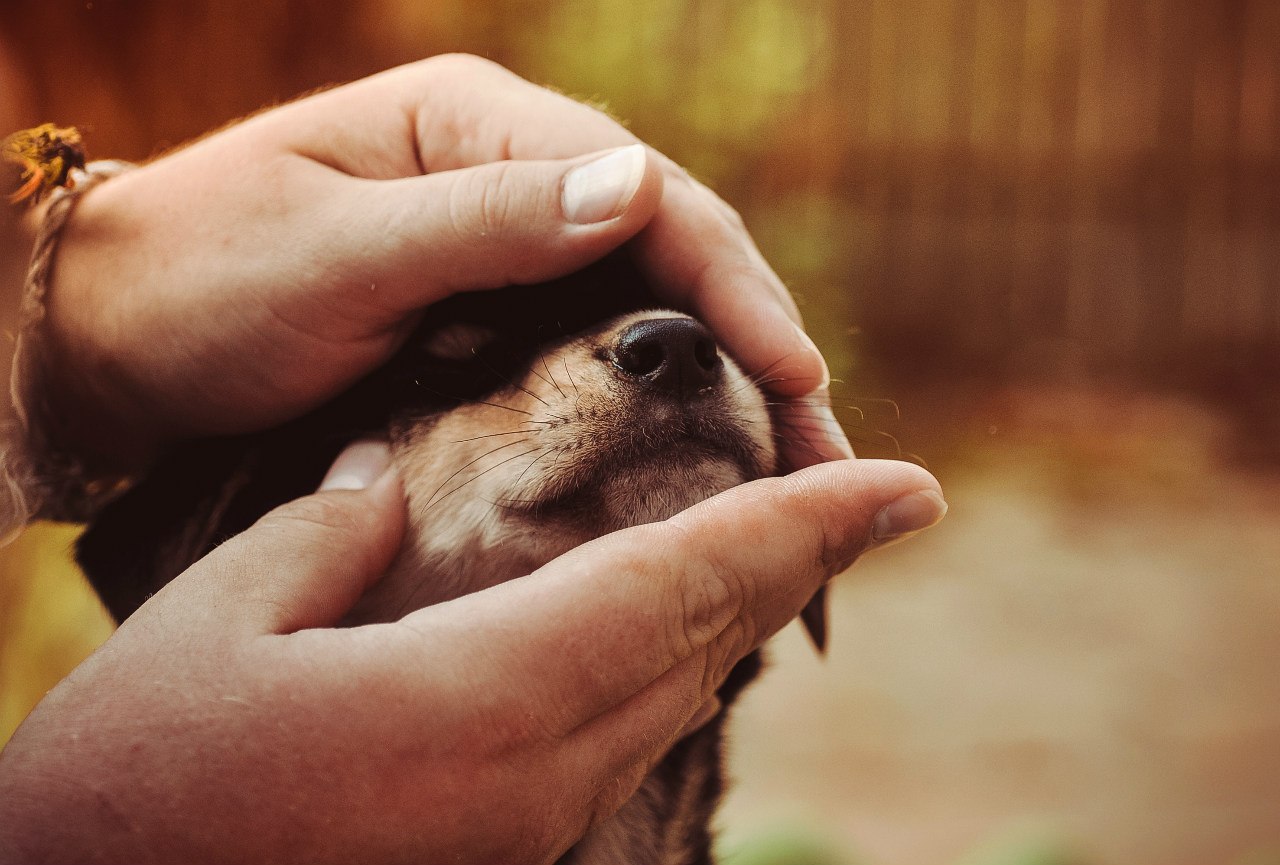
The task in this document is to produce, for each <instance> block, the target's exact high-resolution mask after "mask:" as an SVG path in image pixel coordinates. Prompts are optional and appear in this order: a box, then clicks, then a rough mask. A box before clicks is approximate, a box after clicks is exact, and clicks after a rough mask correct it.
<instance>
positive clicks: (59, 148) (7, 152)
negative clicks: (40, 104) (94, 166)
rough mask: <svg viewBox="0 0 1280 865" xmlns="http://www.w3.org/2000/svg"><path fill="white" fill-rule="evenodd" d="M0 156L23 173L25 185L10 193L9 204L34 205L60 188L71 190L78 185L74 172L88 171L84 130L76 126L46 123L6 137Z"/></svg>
mask: <svg viewBox="0 0 1280 865" xmlns="http://www.w3.org/2000/svg"><path fill="white" fill-rule="evenodd" d="M0 157H3V159H4V161H5V162H11V163H13V164H15V165H17V166H18V167H19V168H21V170H22V177H21V183H22V185H21V186H19V187H18V189H17V190H16V191H15V192H13V193H12V194H10V196H9V202H10V203H11V204H19V203H21V202H23V201H29V202H31V203H33V204H34V203H35V202H37V201H39V200H40V198H41V197H43V196H44V195H45V194H46V193H48V192H52V191H53V190H54V189H56V188H58V187H59V186H65V187H67V188H68V189H70V188H71V187H72V186H74V185H75V180H74V178H72V176H71V170H72V169H75V168H79V169H83V168H84V145H83V144H82V143H81V140H80V130H78V129H76V128H75V127H74V126H66V127H58V126H55V125H53V124H52V123H45V124H43V125H42V126H37V127H36V128H35V129H24V130H22V131H21V132H15V133H13V134H12V135H10V136H9V137H8V138H6V139H5V140H4V143H3V144H0Z"/></svg>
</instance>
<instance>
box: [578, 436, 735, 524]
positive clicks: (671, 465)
mask: <svg viewBox="0 0 1280 865" xmlns="http://www.w3.org/2000/svg"><path fill="white" fill-rule="evenodd" d="M746 480H749V478H748V476H747V475H746V473H745V472H744V471H743V469H742V467H741V466H740V465H739V464H738V462H737V461H736V460H735V459H733V458H731V457H729V456H707V455H691V454H682V453H678V452H676V453H669V454H662V453H659V454H655V455H653V456H652V457H650V458H648V459H641V460H636V461H633V462H631V463H630V464H628V465H626V466H624V467H618V468H615V469H614V470H612V471H610V472H609V473H608V474H607V475H604V476H602V477H601V478H600V479H599V482H598V483H597V484H596V486H595V487H594V488H593V490H592V493H591V495H590V496H587V497H584V498H583V499H582V500H581V507H579V508H576V509H575V510H577V512H578V513H579V514H580V517H581V518H582V519H583V520H584V521H586V523H587V524H586V525H584V526H582V527H581V528H582V530H583V534H586V535H591V536H599V535H603V534H607V533H609V532H615V531H618V530H619V529H625V528H628V527H630V526H636V525H642V524H644V523H652V522H658V521H660V520H665V519H668V518H670V517H673V516H675V515H676V514H678V513H680V512H681V511H683V510H685V509H686V508H690V507H692V506H693V505H696V504H698V503H699V502H701V501H704V500H706V499H709V498H711V497H712V496H714V495H717V494H718V493H722V492H724V491H725V490H728V489H730V488H732V487H735V486H738V485H739V484H741V483H743V482H744V481H746Z"/></svg>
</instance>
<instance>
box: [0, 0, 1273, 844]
mask: <svg viewBox="0 0 1280 865" xmlns="http://www.w3.org/2000/svg"><path fill="white" fill-rule="evenodd" d="M1277 46H1280V3H1277V2H1275V0H1217V2H1212V3H1204V2H1193V0H541V2H531V0H489V2H480V0H351V2H347V3H342V4H336V3H325V2H306V0H252V2H250V0H216V2H215V0H190V2H184V3H173V2H169V0H134V2H125V0H78V2H65V0H4V2H3V3H0V131H9V130H12V129H17V128H21V127H26V126H32V125H35V124H37V123H41V122H45V121H57V122H58V123H60V124H75V125H77V126H79V127H81V128H82V129H83V130H84V132H85V137H86V140H87V144H88V147H89V150H90V155H91V156H96V157H123V158H130V159H143V158H147V157H149V156H152V155H156V154H158V153H160V152H162V151H163V150H164V149H165V148H167V147H170V146H173V145H175V144H178V143H180V142H182V141H184V140H185V139H188V138H190V137H192V136H194V135H198V134H200V133H202V132H204V131H206V130H208V129H210V128H212V127H216V126H218V125H220V124H223V123H225V122H226V121H228V120H230V119H232V118H235V117H237V116H238V115H241V114H244V113H246V112H249V111H253V110H255V109H257V108H259V107H261V106H263V105H267V104H270V103H272V102H276V101H280V100H283V99H287V98H289V97H291V96H293V95H295V94H297V93H299V92H302V91H305V90H308V89H311V88H315V87H317V86H320V85H324V84H326V83H330V82H337V81H343V80H348V79H352V78H356V77H360V76H363V75H365V74H368V73H371V72H374V71H377V70H380V69H383V68H385V67H387V66H391V65H394V64H397V63H401V62H406V61H409V60H413V59H416V58H419V57H423V56H426V55H430V54H435V53H439V52H443V51H469V52H474V53H477V54H481V55H484V56H487V57H490V58H492V59H494V60H497V61H499V62H501V63H503V64H505V65H507V66H508V67H510V68H512V69H514V70H515V71H516V72H518V73H520V74H521V75H524V76H526V77H528V78H531V79H532V80H534V81H536V82H539V83H544V84H550V85H553V86H555V87H557V88H559V89H561V90H564V91H566V92H568V93H570V94H573V95H576V96H580V97H583V98H590V99H592V100H596V101H598V102H603V103H605V104H606V105H608V106H609V108H610V110H611V111H613V112H614V113H615V114H616V115H618V116H619V117H621V118H623V119H624V120H625V121H626V122H627V123H628V124H629V125H630V126H631V128H632V129H633V130H634V131H635V132H636V133H638V134H639V135H640V136H641V137H643V138H645V139H646V140H648V141H649V142H651V143H652V144H654V145H655V146H657V147H659V148H660V149H662V150H664V151H666V152H667V153H668V154H670V155H671V156H672V157H674V158H675V159H676V160H678V161H680V162H682V163H683V164H685V165H686V166H688V167H689V168H690V169H691V170H692V171H693V172H694V173H695V174H696V175H698V176H700V177H701V178H703V179H704V180H706V181H707V182H708V183H709V184H710V185H711V186H713V187H714V188H715V189H717V190H718V191H719V192H720V193H721V194H722V195H723V196H724V197H725V198H726V199H728V200H729V201H730V202H731V203H732V204H733V205H735V206H736V207H737V208H739V209H740V210H741V211H742V213H743V214H744V216H745V218H746V221H747V223H748V225H749V226H750V227H751V229H752V230H753V232H754V233H755V234H756V236H757V238H758V239H759V242H760V245H761V247H762V248H763V250H764V252H765V254H766V255H767V257H768V258H769V259H770V260H771V261H772V262H773V263H774V264H775V266H776V267H777V269H778V270H779V272H780V273H781V274H782V276H783V277H784V279H786V280H787V282H788V284H789V285H790V286H791V287H792V289H793V290H794V291H795V293H796V294H797V296H798V297H799V299H800V301H801V304H802V308H803V310H804V313H805V316H806V318H807V321H808V323H809V326H810V329H811V330H812V332H813V333H814V335H815V337H816V339H817V341H818V343H819V344H820V345H821V346H822V348H823V349H824V351H826V352H827V353H828V355H829V357H830V359H831V362H832V367H833V370H834V371H835V375H836V376H837V377H838V378H839V379H840V381H839V382H838V383H837V384H836V385H835V386H834V388H833V390H834V391H835V393H836V400H837V402H838V403H839V404H840V405H841V409H840V411H841V413H842V417H843V420H844V421H845V422H846V424H847V426H848V429H849V431H850V434H851V436H853V438H854V439H855V444H856V446H857V447H858V449H859V451H860V452H861V453H862V454H863V455H868V456H879V457H885V456H888V457H898V456H901V457H902V458H905V459H912V460H916V461H921V462H924V463H926V464H927V465H928V466H929V467H930V468H931V469H933V470H934V471H935V472H936V473H937V474H938V475H939V477H940V478H941V480H942V482H943V485H944V487H945V488H946V490H947V492H948V499H949V501H950V503H951V513H950V515H949V516H948V518H947V520H946V521H945V522H944V523H943V524H942V525H941V526H939V527H938V528H936V529H934V530H933V531H932V532H930V533H928V534H927V535H926V536H923V537H922V538H920V539H918V540H914V541H912V542H910V543H907V544H903V545H901V546H898V547H894V548H891V549H888V550H885V551H881V552H877V553H876V554H874V555H871V556H868V557H867V559H866V560H865V561H863V562H860V563H859V564H858V565H857V566H856V567H855V568H854V569H853V571H851V572H850V573H849V574H847V575H845V576H843V577H842V578H840V579H839V580H838V581H837V583H836V584H835V589H834V598H833V606H834V610H833V613H834V615H833V623H832V629H833V639H832V645H831V649H830V652H829V655H828V657H827V658H826V660H825V661H820V660H817V659H815V658H814V657H812V655H811V653H810V652H808V650H807V649H806V646H805V644H804V641H803V638H802V637H801V636H800V634H799V633H798V632H797V631H796V630H795V629H794V628H793V629H789V630H788V631H786V632H784V633H783V634H782V635H781V636H780V637H779V638H778V640H776V641H775V644H774V650H773V656H774V661H775V663H774V667H773V670H772V671H771V672H770V673H769V674H768V675H767V676H766V677H765V679H764V680H762V682H761V683H760V684H759V685H757V686H756V687H755V688H754V690H753V691H752V692H751V693H750V694H749V696H748V697H747V698H746V700H745V702H744V703H743V704H742V707H741V709H740V710H739V711H738V713H737V716H736V719H735V723H734V726H733V733H734V735H733V741H732V768H733V773H734V775H735V776H736V777H737V779H738V780H737V783H736V784H735V785H734V786H733V788H732V792H731V793H730V795H729V797H728V800H727V802H726V805H725V807H724V809H723V811H722V815H721V823H722V825H723V833H722V843H721V849H722V851H723V852H724V854H726V856H727V857H729V858H728V861H729V862H731V863H749V865H766V863H772V865H781V863H795V865H801V863H814V865H817V863H867V865H934V863H965V865H983V863H991V865H996V863H1006V865H1016V863H1028V865H1029V863H1050V862H1053V863H1094V865H1109V863H1117V865H1118V863H1126V865H1146V863H1150V865H1156V863H1159V865H1183V863H1185V865H1218V863H1224V865H1265V863H1280V288H1278V287H1277V285H1278V278H1280V182H1278V181H1280V51H1278V50H1277ZM28 249H29V248H28V240H27V238H25V237H24V235H23V234H22V231H21V228H20V226H19V225H18V221H17V216H16V214H15V213H12V212H7V213H5V214H4V215H3V217H0V294H2V295H3V300H4V302H3V303H2V304H0V309H3V310H5V311H6V313H5V314H4V315H3V316H0V322H3V323H4V324H5V326H6V332H11V330H12V318H13V316H12V314H11V312H8V311H12V310H14V309H15V308H16V302H17V293H18V288H19V285H20V282H21V271H22V268H23V266H24V264H25V257H26V255H27V253H28ZM6 350H7V343H6ZM74 536H75V528H74V527H68V526H48V525H43V526H36V527H33V528H31V529H30V530H28V531H27V533H26V534H25V535H24V536H23V537H21V538H20V539H19V540H18V541H17V542H15V543H14V544H13V545H11V546H9V547H8V548H6V549H4V550H0V741H3V740H4V738H6V737H7V736H8V734H9V733H10V732H11V731H12V729H13V728H14V727H16V725H17V724H18V723H19V722H20V720H21V719H22V717H23V716H24V715H25V713H26V712H27V711H29V709H30V708H31V706H32V705H34V703H35V702H36V701H37V700H38V699H39V698H40V696H41V695H42V694H43V693H44V691H45V690H47V688H49V687H50V686H51V685H52V683H54V682H56V681H57V680H58V679H59V678H61V677H62V676H63V675H65V674H66V672H67V671H69V670H70V669H71V668H72V667H73V666H74V665H75V664H76V663H77V662H78V660H79V659H81V658H82V657H83V656H84V655H85V654H86V653H88V652H89V651H92V649H93V647H94V646H96V645H97V644H98V643H100V642H101V641H102V640H103V639H105V637H106V636H107V635H108V634H109V633H110V629H111V626H110V623H109V622H108V621H107V620H106V618H105V616H104V614H103V613H102V612H101V610H100V608H99V607H98V606H97V603H96V601H95V600H94V599H93V598H92V596H91V595H89V594H88V592H87V591H86V590H85V588H84V586H83V585H82V583H81V580H80V577H79V575H78V574H77V573H76V572H75V570H74V567H73V566H72V565H70V564H69V560H68V557H67V548H68V545H69V543H70V542H71V540H72V539H73V538H74Z"/></svg>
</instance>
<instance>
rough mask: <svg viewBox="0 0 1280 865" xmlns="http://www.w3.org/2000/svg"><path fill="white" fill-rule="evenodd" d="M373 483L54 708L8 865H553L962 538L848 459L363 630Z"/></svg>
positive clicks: (141, 630)
mask: <svg viewBox="0 0 1280 865" xmlns="http://www.w3.org/2000/svg"><path fill="white" fill-rule="evenodd" d="M358 459H360V460H362V461H363V462H364V463H365V464H364V465H362V466H354V467H353V466H351V465H338V466H335V468H334V469H333V470H332V471H331V478H338V479H339V483H338V485H339V486H344V487H347V489H329V490H325V491H322V492H319V493H317V494H315V495H313V496H310V497H307V498H304V499H299V500H298V501H295V502H293V503H290V504H288V505H285V506H284V507H282V508H280V509H278V510H276V511H274V512H272V513H270V514H268V515H267V516H266V517H264V518H263V519H262V520H261V521H260V522H259V523H258V524H256V525H255V526H253V527H252V528H250V529H249V530H248V531H246V532H245V533H243V534H242V535H239V536H237V537H236V538H233V539H231V540H230V541H228V542H227V543H225V544H223V545H222V546H220V547H219V548H218V549H216V550H215V551H214V552H213V553H211V554H210V555H209V556H207V557H206V558H205V559H203V560H201V561H200V562H198V563H197V564H195V565H194V566H192V567H191V568H190V569H189V570H188V571H187V572H185V573H184V574H182V575H181V576H179V577H178V578H177V579H175V580H173V581H172V582H171V583H170V584H169V585H168V586H166V587H165V588H164V589H163V590H162V591H160V592H159V593H158V594H157V595H156V596H155V597H153V598H152V599H151V600H149V601H148V602H147V603H146V604H144V605H143V606H142V607H141V608H140V609H139V610H138V611H137V612H136V613H135V614H134V615H133V616H131V617H130V618H129V619H128V620H127V621H125V622H124V624H123V625H121V627H120V629H119V630H118V631H117V632H116V634H115V635H114V636H113V637H111V639H110V640H108V641H107V643H106V644H105V645H104V646H103V647H102V649H100V650H99V651H98V652H97V653H96V654H95V655H93V656H92V657H91V658H90V659H89V660H88V661H86V662H85V663H84V664H82V665H81V666H80V667H79V668H78V669H77V670H76V671H75V672H74V673H73V674H72V675H71V676H70V677H68V678H67V679H66V680H65V681H64V682H62V683H61V684H60V685H59V686H58V687H57V688H55V689H54V690H53V691H51V692H50V693H49V695H48V696H47V697H46V698H45V699H44V701H43V702H41V704H40V705H39V706H38V707H37V708H36V710H35V711H34V712H33V713H32V714H31V716H30V717H29V718H28V719H27V720H26V722H25V723H24V724H23V725H22V727H20V728H19V730H18V732H17V733H16V734H15V736H14V738H13V740H12V741H11V743H10V744H9V746H8V747H7V748H6V749H5V750H4V751H3V752H2V753H0V861H6V862H8V861H13V862H30V863H38V862H84V863H92V862H133V863H148V862H157V863H159V862H193V863H200V862H307V863H328V862H334V863H339V862H341V863H346V862H356V861H358V862H468V863H469V862H474V863H490V862H511V863H525V862H528V863H544V862H550V861H553V860H554V859H555V858H556V857H557V856H559V855H560V854H562V853H563V852H564V851H565V850H566V849H568V847H569V846H570V845H572V844H573V842H574V841H576V840H577V839H578V838H579V837H581V836H582V834H583V833H584V832H585V831H586V830H587V829H588V828H589V827H590V826H591V825H593V824H594V823H595V822H597V821H599V820H601V819H603V818H605V817H607V816H608V815H610V814H612V813H613V811H614V810H616V809H617V808H618V807H619V806H620V805H621V804H622V802H624V801H625V800H626V799H627V797H628V796H630V794H631V793H632V792H633V791H634V790H635V788H636V786H637V785H638V783H639V782H640V780H641V779H642V778H643V777H644V776H645V774H646V773H647V772H648V771H649V769H650V768H651V767H652V766H653V765H654V764H655V763H656V761H657V760H659V759H660V758H661V757H662V755H663V754H664V753H665V752H666V750H667V749H668V748H669V747H670V745H671V744H672V743H673V742H674V741H675V739H676V738H678V737H679V736H680V735H681V733H682V732H683V731H686V730H687V729H688V728H689V727H690V726H691V725H696V724H697V723H698V722H699V721H705V720H706V715H705V712H703V711H701V707H703V706H707V705H711V706H714V693H715V690H716V688H717V687H718V686H719V685H720V684H721V683H722V682H723V681H724V679H725V676H726V675H727V674H728V672H729V670H730V669H731V668H732V666H733V665H734V664H735V663H736V662H737V661H738V660H740V659H741V658H742V657H743V656H745V655H746V654H747V653H748V652H749V651H751V650H752V649H754V648H755V647H757V646H759V645H760V643H761V642H763V641H764V640H765V639H766V638H767V637H769V636H770V635H772V634H773V633H774V632H775V631H777V630H778V629H779V628H781V627H782V626H783V625H784V624H786V622H787V621H789V620H790V619H791V618H793V617H794V616H795V615H796V614H797V613H798V612H799V611H800V609H801V607H803V606H804V604H805V602H806V601H807V600H808V599H809V597H810V596H811V595H812V594H813V592H814V591H815V590H817V588H818V587H819V586H821V585H822V584H823V582H824V581H825V580H826V579H827V578H828V577H829V576H830V575H831V574H833V573H836V572H838V571H840V570H842V569H844V568H845V567H847V566H848V565H849V564H850V562H852V560H853V559H854V558H855V557H856V556H857V555H858V554H859V553H861V552H862V551H864V550H865V549H867V548H868V547H870V546H873V545H875V544H877V543H882V542H884V541H887V540H890V539H892V538H894V537H896V536H901V535H902V533H904V532H910V531H913V530H917V529H920V528H923V527H925V526H926V525H928V524H929V523H932V522H934V521H935V520H936V519H937V518H938V517H940V515H941V511H940V508H941V497H940V495H939V493H938V488H937V486H936V483H935V482H934V481H933V479H932V478H931V477H930V476H929V475H928V474H927V473H926V472H924V471H923V470H922V469H920V468H918V467H916V466H913V465H910V464H907V463H901V462H881V461H875V460H840V461H835V462H830V463H826V464H822V465H819V466H815V467H811V468H808V469H804V470H802V471H799V472H796V473H794V474H792V475H789V476H787V477H784V478H768V479H765V480H760V481H755V482H753V483H749V484H746V485H744V486H740V487H737V488H735V489H732V490H730V491H728V492H726V493H723V494H721V495H719V496H716V497H714V498H712V499H709V500H707V501H706V502H704V503H702V504H700V505H696V506H695V507H693V508H691V509H689V510H687V511H685V512H683V513H681V514H679V515H677V516H676V517H673V518H672V519H669V520H667V521H665V522H661V523H655V524H651V525H645V526H640V527H637V528H632V529H627V530H625V531H622V532H618V533H615V534H612V535H606V536H605V537H603V538H600V539H598V540H596V541H593V542H591V543H588V544H586V545H584V546H582V547H579V548H577V549H576V550H574V551H572V552H570V553H568V554H567V555H565V556H562V557H561V558H559V559H556V560H555V561H553V562H551V563H550V564H548V565H546V566H544V567H543V568H541V569H539V570H537V571H535V572H534V573H532V574H530V575H528V576H526V577H521V578H518V579H516V580H513V581H511V582H508V583H504V584H502V585H499V586H496V587H494V588H491V589H486V590H484V591H481V592H478V593H476V594H473V595H467V596H464V597H462V598H458V599H456V600H453V601H449V602H447V603H444V604H440V605H437V606H432V607H427V608H425V609H422V610H419V611H417V612H414V613H411V614H409V615H407V616H405V617H404V618H403V619H401V620H400V621H398V622H394V623H390V624H379V625H366V626H362V627H358V628H347V629H336V628H333V627H332V625H333V624H334V623H335V622H337V621H338V620H339V619H341V618H342V616H343V614H344V613H345V612H346V611H347V610H348V609H349V607H350V606H351V605H352V604H353V603H354V601H355V600H356V598H357V597H358V596H359V595H360V593H361V592H362V591H363V590H365V589H366V588H367V587H368V586H369V585H371V584H372V583H373V582H374V581H375V580H377V579H378V577H379V576H380V575H381V574H382V573H383V571H384V570H385V569H386V567H387V565H388V564H389V563H390V562H391V560H392V558H393V557H394V556H395V553H396V551H397V549H398V547H399V545H400V541H401V538H402V536H403V533H404V530H405V513H404V502H403V494H402V491H401V489H400V486H399V481H398V479H397V478H396V477H395V475H394V474H393V473H391V472H383V471H382V467H383V466H385V465H386V463H387V456H386V450H385V448H383V449H382V450H381V454H380V455H375V456H374V457H373V458H372V459H371V458H370V456H369V454H368V453H367V452H366V453H365V454H364V455H362V456H359V457H358ZM339 463H342V459H340V460H339ZM373 475H380V476H379V477H378V478H377V479H376V480H372V483H370V480H371V478H372V476H373ZM366 483H368V484H369V485H368V486H367V487H365V488H364V489H361V490H357V489H352V487H358V486H361V485H362V484H366ZM761 537H768V538H769V543H768V544H763V545H762V544H760V543H759V539H760V538H761Z"/></svg>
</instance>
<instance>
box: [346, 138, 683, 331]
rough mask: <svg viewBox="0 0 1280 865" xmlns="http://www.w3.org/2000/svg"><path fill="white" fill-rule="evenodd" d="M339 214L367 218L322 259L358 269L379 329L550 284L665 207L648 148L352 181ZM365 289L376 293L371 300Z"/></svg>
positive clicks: (615, 243) (620, 240) (353, 281)
mask: <svg viewBox="0 0 1280 865" xmlns="http://www.w3.org/2000/svg"><path fill="white" fill-rule="evenodd" d="M341 188H342V189H344V190H345V194H344V195H342V196H340V197H336V198H335V199H334V202H333V205H332V206H334V207H335V208H339V209H341V210H343V211H347V212H354V213H360V214H362V218H361V219H360V220H354V221H352V222H351V224H350V226H349V228H348V229H347V230H345V231H343V232H341V233H340V236H341V239H340V240H339V241H338V242H337V243H335V244H333V245H331V246H330V248H329V249H328V251H327V252H326V255H328V256H329V257H330V262H331V264H330V266H331V267H333V268H335V269H341V268H344V267H346V268H349V267H350V266H351V262H358V263H359V266H360V267H362V268H364V269H363V270H362V274H363V276H362V278H361V279H351V280H347V282H348V283H349V284H352V285H359V286H361V288H362V290H361V293H360V295H359V299H361V300H369V301H371V302H376V303H377V304H379V305H380V309H381V311H382V312H383V319H382V323H383V324H385V325H390V324H394V323H396V322H398V321H400V320H402V319H403V316H404V314H405V313H406V312H410V311H413V310H416V309H419V308H421V307H423V306H425V305H427V304H428V303H431V302H433V301H435V300H439V299H441V298H443V297H446V296H448V295H450V294H453V293H455V292H459V291H468V290H473V289H485V288H498V287H501V286H505V285H513V284H533V283H538V282H545V281H547V280H549V279H553V278H555V277H558V276H563V275H565V274H568V273H572V272H573V271H575V270H579V269H581V268H583V267H585V266H586V265H587V264H589V263H591V262H592V261H595V260H596V259H599V258H601V257H602V256H604V255H605V254H607V253H608V252H609V251H611V250H613V249H614V248H616V247H617V246H619V245H621V244H622V243H624V242H625V241H627V240H629V239H630V238H631V237H632V236H634V235H635V234H636V232H638V231H640V229H641V228H643V227H644V225H645V224H646V223H647V222H648V221H649V220H650V219H651V218H652V216H653V213H654V211H655V210H656V209H657V207H658V203H659V201H660V200H661V198H662V174H661V172H660V171H658V170H657V168H656V167H655V166H654V165H653V164H652V163H651V161H650V159H649V153H648V151H647V150H646V148H645V147H644V146H643V145H640V144H635V145H630V146H627V147H622V148H617V149H613V150H608V151H605V152H603V153H595V154H589V155H587V156H581V157H577V158H575V159H568V160H557V161H524V162H496V163H490V164H487V165H481V166H477V167H475V168H465V169H457V170H453V171H443V172H440V173H437V174H429V175H426V176H423V177H414V178H408V179H403V180H397V181H383V182H377V183H359V184H345V185H344V186H343V187H341ZM369 284H376V286H377V288H378V291H377V292H376V293H374V294H373V296H372V297H371V296H370V293H369V292H368V291H367V286H368V285H369Z"/></svg>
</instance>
